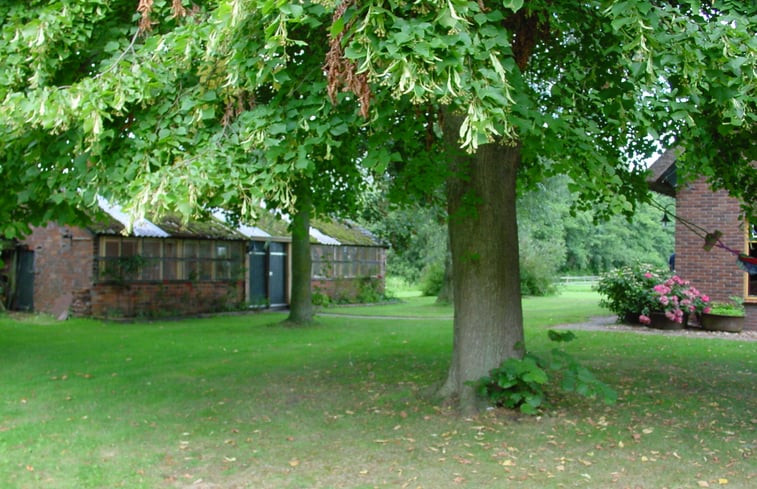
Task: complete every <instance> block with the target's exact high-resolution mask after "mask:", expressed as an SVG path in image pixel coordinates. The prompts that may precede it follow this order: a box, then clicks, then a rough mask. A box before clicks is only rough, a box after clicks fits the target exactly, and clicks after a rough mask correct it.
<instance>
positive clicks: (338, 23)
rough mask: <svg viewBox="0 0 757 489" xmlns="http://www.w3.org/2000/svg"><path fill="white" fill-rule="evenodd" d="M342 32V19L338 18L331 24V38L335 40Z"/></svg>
mask: <svg viewBox="0 0 757 489" xmlns="http://www.w3.org/2000/svg"><path fill="white" fill-rule="evenodd" d="M342 31H344V17H339V18H338V19H336V20H335V21H334V22H333V23H332V24H331V31H330V33H331V37H332V38H335V37H336V36H338V35H339V34H341V33H342Z"/></svg>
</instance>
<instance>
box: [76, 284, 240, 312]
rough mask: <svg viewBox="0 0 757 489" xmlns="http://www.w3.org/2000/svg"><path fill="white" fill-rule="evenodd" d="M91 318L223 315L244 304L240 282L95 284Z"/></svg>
mask: <svg viewBox="0 0 757 489" xmlns="http://www.w3.org/2000/svg"><path fill="white" fill-rule="evenodd" d="M90 300H91V304H92V311H91V312H92V315H93V316H95V317H136V316H145V317H165V316H182V315H189V314H198V313H205V312H217V311H226V310H230V309H235V308H238V307H239V306H240V305H241V303H242V302H243V301H244V281H242V280H240V281H237V282H166V283H157V282H144V283H141V282H134V283H131V284H128V285H115V284H108V283H99V284H95V285H94V286H93V287H92V290H91V298H90Z"/></svg>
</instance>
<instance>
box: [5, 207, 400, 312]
mask: <svg viewBox="0 0 757 489" xmlns="http://www.w3.org/2000/svg"><path fill="white" fill-rule="evenodd" d="M100 207H101V209H102V210H103V211H104V213H103V214H104V216H105V218H104V219H100V220H98V221H93V222H92V223H91V224H90V225H89V226H87V227H76V226H63V225H59V224H55V223H49V224H48V225H46V226H43V227H36V228H33V229H32V233H31V234H30V235H29V236H27V237H26V238H25V239H24V240H23V241H22V242H17V243H14V244H12V245H9V244H8V243H7V242H6V243H5V246H3V247H2V248H0V249H2V250H4V251H2V253H3V256H2V261H3V263H4V265H3V267H4V268H3V269H0V277H2V279H3V284H2V287H0V288H1V289H2V290H4V297H2V299H3V303H5V304H6V305H7V307H8V308H10V309H19V310H28V311H38V312H46V313H51V314H53V315H55V316H56V317H59V318H61V319H63V318H65V317H67V316H68V315H69V314H71V315H75V316H93V317H135V316H149V317H159V316H177V315H186V314H197V313H205V312H215V311H223V310H231V309H242V308H247V307H280V306H286V305H288V303H289V285H290V280H289V276H290V269H291V266H290V262H289V254H290V253H289V247H290V243H291V239H290V238H289V236H288V235H287V223H286V222H285V221H282V220H281V219H278V218H276V217H274V216H273V215H272V214H267V213H266V214H265V215H264V216H263V218H262V219H261V221H260V222H259V223H257V225H256V226H245V225H241V226H237V227H232V226H230V225H229V224H227V223H226V221H225V219H224V217H223V215H222V214H214V215H213V216H209V217H208V218H207V219H206V220H204V221H190V222H184V221H182V220H181V219H178V218H175V217H171V216H167V217H163V218H161V219H160V220H156V221H155V222H152V221H149V220H142V221H137V222H131V221H130V218H129V216H127V215H125V214H124V213H123V212H122V211H121V209H120V207H119V206H116V205H111V204H109V203H107V202H106V201H104V200H101V201H100ZM318 222H319V221H315V223H314V225H317V224H318ZM127 224H131V226H130V227H129V229H130V231H129V232H126V229H127ZM321 227H322V228H324V229H327V230H328V232H329V233H330V234H326V233H325V232H323V231H321V230H319V229H317V228H315V227H312V228H311V243H312V251H311V253H312V257H313V278H312V280H313V286H314V289H315V290H316V291H318V292H320V293H321V294H325V295H328V296H330V297H331V299H332V300H352V301H354V300H359V299H360V294H361V291H364V290H366V288H367V289H369V290H371V291H379V292H381V293H383V288H384V274H385V259H386V253H385V247H384V246H383V245H381V244H380V243H379V242H378V241H377V240H375V238H373V237H372V236H371V235H370V234H369V233H367V232H365V231H364V230H362V229H361V228H359V227H358V226H355V225H353V224H351V223H349V222H344V221H341V222H340V221H337V220H332V221H328V222H323V223H322V226H321ZM335 234H336V235H337V236H336V237H335V236H334V235H335Z"/></svg>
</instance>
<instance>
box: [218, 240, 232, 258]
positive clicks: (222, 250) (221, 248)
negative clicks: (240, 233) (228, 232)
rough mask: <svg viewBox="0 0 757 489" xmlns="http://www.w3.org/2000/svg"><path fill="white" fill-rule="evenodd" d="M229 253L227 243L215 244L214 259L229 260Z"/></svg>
mask: <svg viewBox="0 0 757 489" xmlns="http://www.w3.org/2000/svg"><path fill="white" fill-rule="evenodd" d="M230 256H231V251H230V250H229V244H228V243H222V242H217V243H216V258H229V257H230Z"/></svg>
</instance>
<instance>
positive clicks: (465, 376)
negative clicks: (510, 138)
mask: <svg viewBox="0 0 757 489" xmlns="http://www.w3.org/2000/svg"><path fill="white" fill-rule="evenodd" d="M461 122H462V117H460V116H456V115H453V114H450V113H446V114H445V119H444V134H445V140H447V142H448V151H449V152H450V153H449V154H450V155H451V165H452V170H453V171H452V176H451V177H450V179H449V181H448V187H447V205H448V210H449V236H450V248H451V252H452V265H453V266H452V269H453V280H454V304H455V322H454V347H453V352H452V364H451V366H450V370H449V375H448V378H447V382H446V383H445V385H444V387H443V388H442V390H441V392H440V393H441V394H442V395H445V396H459V402H460V408H461V410H462V412H463V413H471V412H474V411H476V410H477V408H478V405H477V404H478V402H477V399H476V396H475V392H474V389H473V387H471V386H470V385H468V384H467V382H469V381H475V380H478V379H479V378H481V377H483V376H485V375H487V374H488V373H489V371H490V370H491V369H492V368H494V367H496V366H498V365H499V364H500V363H501V362H502V361H503V360H504V359H506V358H509V357H516V356H518V357H519V356H522V355H523V351H524V350H523V313H522V310H521V297H520V272H519V268H518V227H517V220H516V215H515V182H516V175H517V170H518V164H519V162H520V155H521V153H520V147H519V146H503V145H499V144H495V143H492V144H486V145H483V146H479V148H478V151H477V152H476V153H475V154H474V155H467V154H465V153H462V152H461V151H459V150H455V149H454V148H456V147H457V144H458V143H457V135H458V134H459V128H460V123H461Z"/></svg>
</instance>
